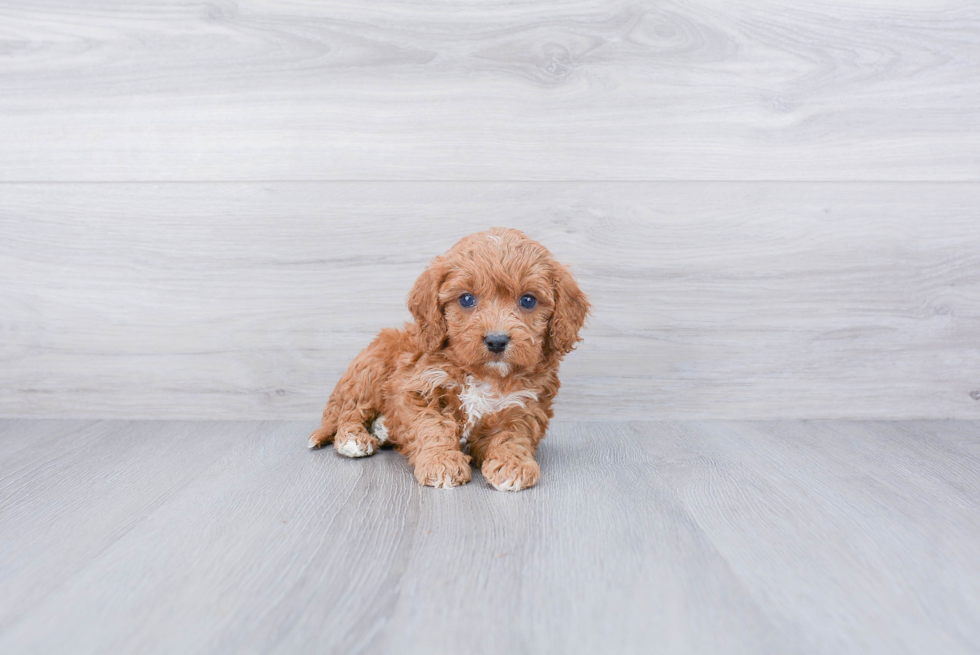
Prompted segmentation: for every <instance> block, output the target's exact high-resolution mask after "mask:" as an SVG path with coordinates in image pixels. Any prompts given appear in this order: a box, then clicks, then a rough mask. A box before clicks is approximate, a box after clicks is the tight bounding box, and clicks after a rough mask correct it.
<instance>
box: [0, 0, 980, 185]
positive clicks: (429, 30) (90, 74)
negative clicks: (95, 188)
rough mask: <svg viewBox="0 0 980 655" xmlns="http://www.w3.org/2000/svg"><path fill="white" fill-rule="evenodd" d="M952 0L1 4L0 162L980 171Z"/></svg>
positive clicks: (317, 172) (436, 175)
mask: <svg viewBox="0 0 980 655" xmlns="http://www.w3.org/2000/svg"><path fill="white" fill-rule="evenodd" d="M978 77H980V8H978V6H977V4H976V3H973V2H954V1H942V0H940V1H936V2H927V3H922V2H903V3H894V2H881V1H880V0H867V1H863V2H850V1H844V0H825V1H823V2H808V3H806V4H805V6H803V5H801V4H800V3H799V2H794V1H792V0H781V1H778V2H753V3H751V5H744V4H743V5H732V4H731V3H726V2H722V1H721V0H701V1H699V2H685V3H662V2H656V3H654V2H636V1H634V0H613V1H609V0H602V1H601V2H600V1H597V0H577V1H574V2H564V3H560V4H556V3H554V2H548V1H544V0H534V1H528V0H518V1H514V2H508V3H506V5H503V6H502V5H500V4H498V3H487V2H482V1H481V2H476V1H473V0H467V1H465V2H460V1H454V2H433V1H432V0H413V1H405V0H379V1H375V2H369V3H364V2H318V3H309V2H296V1H293V2H287V1H283V2H269V1H266V0H254V1H242V2H207V3H197V2H191V3H176V2H172V1H171V0H164V1H161V0H157V1H154V2H140V3H130V4H128V5H120V4H119V3H116V2H108V1H105V0H103V1H100V2H86V3H84V4H79V3H77V2H70V1H67V0H61V1H55V0H44V1H43V2H41V1H32V2H30V3H27V2H12V1H7V2H3V3H0V134H2V135H3V147H0V181H52V180H55V181H79V180H98V181H113V180H137V181H160V180H186V181H198V180H307V179H315V180H322V179H331V180H349V179H370V180H391V179H401V180H685V179H701V180H705V179H707V180H713V179H739V180H775V179H779V180H857V179H860V180H961V181H962V180H972V181H977V180H980V158H978V154H977V153H978V152H980V85H978V84H977V83H976V81H977V79H978Z"/></svg>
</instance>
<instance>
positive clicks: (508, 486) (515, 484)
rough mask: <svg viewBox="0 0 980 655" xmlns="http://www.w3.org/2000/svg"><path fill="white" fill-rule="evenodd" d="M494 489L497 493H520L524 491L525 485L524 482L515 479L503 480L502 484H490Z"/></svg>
mask: <svg viewBox="0 0 980 655" xmlns="http://www.w3.org/2000/svg"><path fill="white" fill-rule="evenodd" d="M490 484H491V485H492V486H493V488H494V489H496V490H497V491H520V490H521V489H524V488H525V487H526V486H527V485H526V484H525V482H524V480H521V479H520V478H517V479H516V480H504V481H503V482H498V483H494V482H491V483H490Z"/></svg>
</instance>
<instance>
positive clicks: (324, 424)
mask: <svg viewBox="0 0 980 655" xmlns="http://www.w3.org/2000/svg"><path fill="white" fill-rule="evenodd" d="M331 400H332V398H331ZM339 413H340V411H339V410H338V408H337V404H336V403H332V402H328V403H327V406H326V408H325V409H324V410H323V419H322V420H321V421H320V427H318V428H317V429H316V430H314V431H313V434H311V435H310V440H309V442H308V443H307V445H308V446H309V447H310V448H321V447H323V446H324V445H326V444H328V443H330V442H332V441H333V437H334V435H335V434H337V418H338V415H339Z"/></svg>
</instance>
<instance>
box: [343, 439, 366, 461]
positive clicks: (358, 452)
mask: <svg viewBox="0 0 980 655" xmlns="http://www.w3.org/2000/svg"><path fill="white" fill-rule="evenodd" d="M337 452H338V453H340V454H341V455H343V456H344V457H367V456H368V455H373V454H374V446H372V445H371V444H367V445H366V446H364V445H362V444H359V443H358V442H356V441H354V440H353V439H348V440H347V441H344V442H343V443H341V442H337Z"/></svg>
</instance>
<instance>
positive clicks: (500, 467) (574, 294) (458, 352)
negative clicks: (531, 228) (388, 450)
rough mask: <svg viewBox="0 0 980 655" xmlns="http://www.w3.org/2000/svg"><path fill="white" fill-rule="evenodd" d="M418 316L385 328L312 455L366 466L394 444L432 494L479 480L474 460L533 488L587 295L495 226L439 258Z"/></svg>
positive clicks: (353, 371) (509, 483)
mask: <svg viewBox="0 0 980 655" xmlns="http://www.w3.org/2000/svg"><path fill="white" fill-rule="evenodd" d="M408 309H409V310H410V311H411V313H412V316H413V317H414V319H415V322H414V323H407V324H406V325H405V328H404V329H403V330H394V329H386V330H382V331H381V333H380V334H379V335H378V336H377V338H376V339H375V340H374V341H373V342H372V343H371V345H369V346H368V347H367V348H365V349H364V350H363V351H362V352H361V353H360V354H359V355H358V356H357V357H356V358H355V359H354V361H353V362H351V365H350V367H349V368H348V369H347V372H346V373H344V375H343V376H342V377H341V378H340V381H339V382H338V383H337V387H336V389H334V392H333V394H331V396H330V400H329V401H328V402H327V406H326V409H324V410H323V421H322V423H321V424H320V427H319V429H317V430H315V431H314V432H313V434H312V435H311V436H310V439H309V447H310V448H319V447H320V446H323V445H325V444H327V443H329V442H331V441H333V444H334V447H335V448H336V449H337V452H338V453H340V454H341V455H345V456H346V457H365V456H367V455H373V454H374V453H376V452H377V451H378V448H379V447H380V446H381V445H384V444H390V445H392V446H394V448H395V450H397V451H399V452H401V453H403V454H405V455H407V456H408V461H409V463H410V464H411V465H412V466H413V467H414V469H415V478H416V479H417V480H418V481H419V483H420V484H423V485H428V486H432V487H455V486H457V485H461V484H465V483H466V482H469V480H470V462H471V461H472V462H473V464H474V465H476V466H479V467H480V468H481V470H482V472H483V477H485V478H486V479H487V481H488V482H489V483H490V484H491V485H493V486H494V487H495V488H497V489H501V490H506V491H519V490H521V489H526V488H528V487H533V486H534V485H535V484H537V482H538V478H539V477H540V476H541V469H540V468H539V467H538V464H537V462H535V461H534V453H535V451H536V449H537V447H538V443H539V442H540V441H541V439H543V438H544V436H545V431H546V430H547V428H548V421H549V419H551V417H552V409H551V404H552V402H553V401H554V398H555V395H556V394H557V393H558V387H559V381H558V365H559V363H560V362H561V360H562V358H563V357H564V356H565V355H567V354H568V353H569V352H570V351H571V350H572V349H573V348H574V346H575V344H576V343H577V342H578V341H580V338H579V331H580V330H581V328H582V326H583V324H584V323H585V318H586V316H587V315H588V313H589V310H590V306H589V302H588V299H587V298H586V296H585V294H584V293H582V291H581V290H580V289H579V288H578V285H577V284H576V283H575V280H573V279H572V276H571V275H570V274H569V272H568V270H567V269H566V268H565V267H564V266H562V265H561V264H559V263H558V262H556V261H555V260H554V259H553V258H552V256H551V253H549V252H548V250H547V249H545V248H544V246H542V245H541V244H539V243H538V242H536V241H532V240H531V239H529V238H528V237H527V236H525V235H524V233H523V232H520V231H518V230H510V229H503V228H493V229H491V230H488V231H486V232H480V233H478V234H473V235H471V236H468V237H466V238H464V239H462V240H461V241H460V242H459V243H457V244H456V245H455V246H453V247H452V248H451V249H450V250H449V251H448V252H447V253H446V254H444V255H441V256H439V257H436V258H435V259H434V260H433V261H432V263H431V264H430V266H429V267H428V268H427V269H426V270H425V271H424V272H423V273H422V275H421V276H419V278H418V280H417V281H416V282H415V286H414V287H413V288H412V291H411V293H409V296H408ZM369 428H370V431H369Z"/></svg>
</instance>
